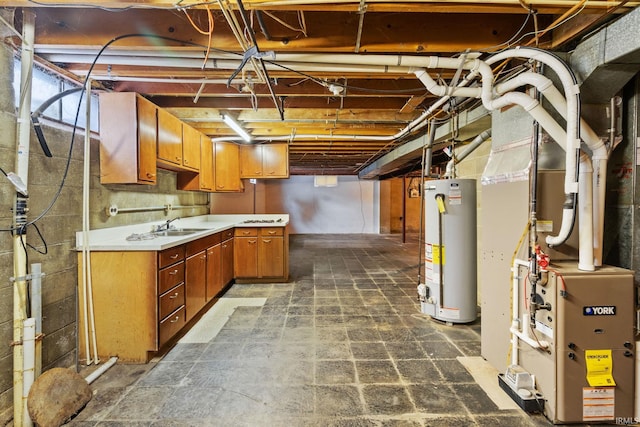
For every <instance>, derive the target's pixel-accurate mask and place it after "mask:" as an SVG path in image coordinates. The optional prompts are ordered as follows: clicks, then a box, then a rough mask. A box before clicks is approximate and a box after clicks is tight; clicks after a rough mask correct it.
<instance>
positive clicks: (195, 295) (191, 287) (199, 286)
mask: <svg viewBox="0 0 640 427" xmlns="http://www.w3.org/2000/svg"><path fill="white" fill-rule="evenodd" d="M206 271H207V252H206V251H201V252H198V253H197V254H195V255H193V256H190V257H189V258H187V262H186V271H185V304H186V307H187V312H186V316H187V322H188V321H189V320H190V319H192V318H193V316H194V315H195V314H196V313H198V312H199V311H200V309H201V308H202V307H204V305H205V303H206V302H207V301H206V280H207V278H206Z"/></svg>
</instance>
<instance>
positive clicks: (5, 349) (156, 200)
mask: <svg viewBox="0 0 640 427" xmlns="http://www.w3.org/2000/svg"><path fill="white" fill-rule="evenodd" d="M13 61H14V53H13V51H12V49H11V47H10V46H9V45H6V44H3V45H2V47H0V71H1V72H0V135H2V136H1V137H0V167H2V168H3V169H4V170H5V171H6V172H9V171H13V170H14V169H15V156H16V127H17V121H16V111H15V107H14V101H15V96H16V94H14V90H13V86H12V81H13V77H14V76H13ZM43 125H44V126H43V131H44V134H45V136H46V139H47V143H48V145H49V147H50V149H51V152H52V153H53V158H47V157H45V156H44V154H43V153H42V150H41V149H40V147H39V144H38V142H37V140H36V139H35V135H34V134H33V133H32V135H31V144H30V156H29V182H28V189H29V194H30V197H29V209H30V212H29V214H28V219H29V220H32V219H34V218H35V216H36V215H37V214H39V213H41V212H43V211H44V209H46V208H47V206H49V204H50V203H51V201H52V199H53V196H54V194H55V193H56V192H57V190H58V188H59V184H60V181H61V179H62V174H63V170H64V168H65V164H66V162H67V156H68V153H69V148H70V142H71V132H70V129H69V128H68V127H62V126H56V127H53V126H51V125H46V124H45V122H43ZM83 161H84V134H83V133H82V132H80V133H78V134H77V136H76V140H75V143H74V146H73V148H72V150H71V163H70V168H69V173H68V175H67V178H66V181H65V185H64V187H63V188H62V191H61V193H60V197H59V198H58V200H57V201H56V203H55V204H54V205H53V207H52V208H51V210H50V211H49V212H48V213H47V214H46V215H45V216H44V217H43V218H42V219H41V220H39V221H38V222H37V226H38V228H39V230H40V233H41V234H42V236H43V238H44V240H45V241H46V254H40V253H38V252H36V251H34V250H31V249H30V250H29V251H28V257H29V260H28V262H29V263H30V264H31V263H41V264H42V271H43V272H44V273H45V274H46V276H45V277H44V279H43V282H42V287H43V295H42V301H43V332H44V340H43V348H42V367H43V371H44V370H47V369H50V368H52V367H75V366H76V335H77V326H78V325H77V323H76V319H77V316H76V299H77V292H76V289H77V282H78V278H77V276H78V275H77V253H76V250H75V233H76V231H79V230H81V228H82V182H83V178H82V171H83ZM90 170H91V183H90V227H91V228H105V227H114V226H119V225H127V224H134V223H140V222H150V221H162V220H164V219H167V218H169V217H171V218H173V217H175V216H193V215H202V214H206V213H208V206H207V203H208V196H207V194H205V193H199V192H188V191H179V190H176V181H177V179H176V174H175V173H174V172H169V171H162V170H159V171H158V183H157V185H155V186H146V185H110V186H107V185H102V184H100V174H99V173H100V168H99V141H98V139H97V136H96V135H94V136H93V139H92V141H91V169H90ZM14 197H15V191H14V188H13V186H12V185H11V184H10V183H9V181H8V180H7V179H6V178H5V177H4V176H0V229H5V230H6V229H8V228H10V227H11V224H12V221H13V211H12V207H13V205H14V203H15V201H14ZM112 204H117V205H118V206H119V207H120V208H130V207H145V206H163V205H166V204H171V205H173V206H179V205H180V206H188V205H200V206H199V207H197V208H192V209H185V210H174V211H171V212H168V213H167V212H165V211H156V212H143V213H122V214H119V215H117V216H115V217H109V216H108V215H107V214H106V212H105V208H106V207H107V206H110V205H112ZM27 242H28V243H29V244H30V245H33V246H34V247H36V248H37V250H38V251H41V252H45V245H44V243H43V241H42V239H40V237H39V236H38V233H37V231H36V230H35V228H34V227H29V228H28V231H27ZM12 276H13V239H12V236H11V233H10V232H7V231H3V232H0V425H6V424H7V423H9V422H10V420H11V419H12V417H13V374H12V372H13V347H12V346H11V345H10V343H11V341H12V340H13V286H12V283H11V281H10V278H11V277H12Z"/></svg>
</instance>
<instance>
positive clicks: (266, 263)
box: [258, 236, 284, 277]
mask: <svg viewBox="0 0 640 427" xmlns="http://www.w3.org/2000/svg"><path fill="white" fill-rule="evenodd" d="M283 275H284V239H283V237H282V236H277V237H270V236H268V237H265V236H260V239H259V240H258V277H282V276H283Z"/></svg>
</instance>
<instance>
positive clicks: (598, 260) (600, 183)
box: [593, 150, 607, 267]
mask: <svg viewBox="0 0 640 427" xmlns="http://www.w3.org/2000/svg"><path fill="white" fill-rule="evenodd" d="M605 151H606V150H605ZM606 187H607V158H606V157H605V158H601V157H596V156H595V155H594V156H593V263H594V265H595V266H596V267H600V266H602V246H603V242H604V202H605V198H606V190H607V188H606Z"/></svg>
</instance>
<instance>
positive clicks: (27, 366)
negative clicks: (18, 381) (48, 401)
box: [14, 317, 36, 426]
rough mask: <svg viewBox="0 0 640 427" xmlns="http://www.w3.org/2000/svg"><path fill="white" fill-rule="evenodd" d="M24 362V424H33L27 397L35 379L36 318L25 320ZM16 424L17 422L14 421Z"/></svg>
mask: <svg viewBox="0 0 640 427" xmlns="http://www.w3.org/2000/svg"><path fill="white" fill-rule="evenodd" d="M23 346H24V364H23V367H22V369H23V372H24V374H23V383H22V405H23V408H22V411H23V413H24V416H23V421H22V425H23V426H25V425H32V421H31V417H29V411H28V409H27V398H28V397H29V390H31V385H33V381H34V380H35V367H36V365H35V363H34V362H35V351H36V320H35V319H34V318H33V317H29V318H28V319H25V321H24V338H23ZM14 425H15V423H14Z"/></svg>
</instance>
